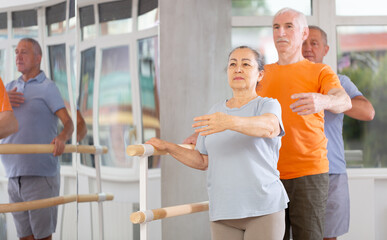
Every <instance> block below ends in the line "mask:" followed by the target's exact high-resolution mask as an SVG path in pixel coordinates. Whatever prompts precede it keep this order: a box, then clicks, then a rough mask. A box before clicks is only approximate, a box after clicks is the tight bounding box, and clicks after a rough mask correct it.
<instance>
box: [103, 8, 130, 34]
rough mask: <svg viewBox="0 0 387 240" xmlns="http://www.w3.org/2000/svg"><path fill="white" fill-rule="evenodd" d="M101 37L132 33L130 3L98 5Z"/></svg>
mask: <svg viewBox="0 0 387 240" xmlns="http://www.w3.org/2000/svg"><path fill="white" fill-rule="evenodd" d="M98 14H99V23H100V33H101V35H110V34H123V33H128V32H131V31H132V18H131V17H132V1H131V0H124V1H116V2H108V3H101V4H98Z"/></svg>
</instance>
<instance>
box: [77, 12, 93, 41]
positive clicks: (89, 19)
mask: <svg viewBox="0 0 387 240" xmlns="http://www.w3.org/2000/svg"><path fill="white" fill-rule="evenodd" d="M79 18H80V19H79V22H80V25H81V39H82V40H87V39H91V38H95V37H96V36H97V32H96V29H95V19H94V7H93V5H90V6H86V7H82V8H79Z"/></svg>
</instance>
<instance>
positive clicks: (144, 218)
mask: <svg viewBox="0 0 387 240" xmlns="http://www.w3.org/2000/svg"><path fill="white" fill-rule="evenodd" d="M204 211H208V201H205V202H198V203H190V204H184V205H177V206H172V207H166V208H158V209H153V210H146V211H138V212H134V213H132V214H131V215H130V221H132V223H135V224H137V223H144V222H150V221H153V220H158V219H164V218H169V217H176V216H181V215H187V214H191V213H197V212H204Z"/></svg>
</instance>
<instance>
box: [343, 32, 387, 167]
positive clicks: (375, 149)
mask: <svg viewBox="0 0 387 240" xmlns="http://www.w3.org/2000/svg"><path fill="white" fill-rule="evenodd" d="M337 47H338V56H337V57H338V61H337V62H338V66H337V68H338V72H339V73H341V74H344V75H347V76H348V77H349V78H350V79H351V80H352V82H353V83H355V85H356V86H357V87H358V88H359V90H360V91H361V92H362V93H363V95H364V96H365V97H366V98H368V99H369V100H370V102H371V103H372V104H373V106H374V108H375V112H376V114H375V118H374V120H373V121H371V122H363V121H358V120H355V119H352V118H349V117H345V118H344V128H343V136H344V142H345V149H346V150H355V153H356V152H357V153H358V154H357V155H354V154H352V155H351V152H349V154H348V157H347V163H348V167H387V150H386V148H385V142H384V140H383V139H384V138H385V136H386V135H385V134H386V133H387V132H386V129H387V120H386V118H385V117H384V115H385V114H384V112H385V109H386V108H385V104H384V103H385V101H387V97H386V96H387V94H386V93H385V91H386V89H387V70H386V69H387V54H386V53H387V25H386V26H339V27H337Z"/></svg>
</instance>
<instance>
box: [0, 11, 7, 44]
mask: <svg viewBox="0 0 387 240" xmlns="http://www.w3.org/2000/svg"><path fill="white" fill-rule="evenodd" d="M7 24H8V19H7V13H6V12H2V13H0V39H2V38H3V39H7V38H8V29H7Z"/></svg>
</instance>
